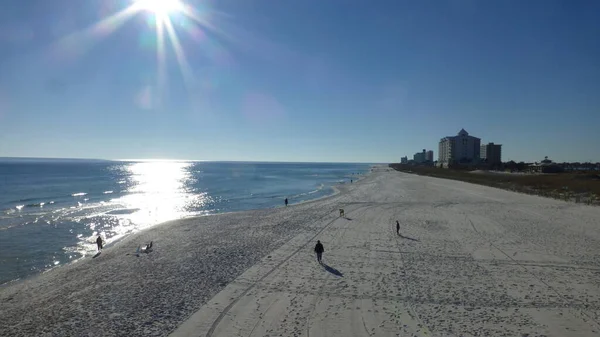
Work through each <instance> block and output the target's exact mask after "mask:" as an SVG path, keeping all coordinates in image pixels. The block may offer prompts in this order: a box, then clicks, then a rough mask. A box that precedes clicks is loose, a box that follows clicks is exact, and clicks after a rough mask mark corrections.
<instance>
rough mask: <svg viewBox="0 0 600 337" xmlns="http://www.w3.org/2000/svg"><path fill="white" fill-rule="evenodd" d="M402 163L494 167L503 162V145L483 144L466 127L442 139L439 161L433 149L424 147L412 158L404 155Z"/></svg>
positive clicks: (439, 148)
mask: <svg viewBox="0 0 600 337" xmlns="http://www.w3.org/2000/svg"><path fill="white" fill-rule="evenodd" d="M400 163H401V164H405V165H406V164H412V165H431V166H433V165H435V166H438V167H450V166H453V165H461V164H462V165H486V166H489V167H494V166H498V165H501V164H502V145H500V144H495V143H489V144H483V145H482V144H481V139H480V138H478V137H474V136H471V135H469V133H468V132H467V131H466V130H465V129H461V130H460V131H459V132H458V134H457V135H456V136H448V137H444V138H442V139H441V140H440V142H439V147H438V160H437V161H434V156H433V151H432V150H429V151H427V150H426V149H423V150H422V151H421V152H417V153H415V154H414V155H413V159H412V160H409V159H408V157H402V158H401V159H400Z"/></svg>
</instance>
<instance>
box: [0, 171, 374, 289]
mask: <svg viewBox="0 0 600 337" xmlns="http://www.w3.org/2000/svg"><path fill="white" fill-rule="evenodd" d="M384 165H385V164H381V165H372V166H370V168H369V170H366V171H364V172H362V173H360V174H358V177H360V178H359V179H362V178H364V177H365V176H366V175H368V174H369V173H370V169H371V168H372V167H376V166H384ZM359 179H356V181H358V180H359ZM344 184H345V183H333V184H332V185H330V186H327V187H326V188H327V189H331V192H330V193H328V194H326V195H322V196H319V197H316V198H308V199H307V200H303V201H300V202H297V203H290V205H289V206H288V207H292V206H296V205H302V204H305V203H310V202H313V201H318V200H321V199H325V198H329V197H333V196H335V195H337V194H338V193H339V190H338V189H337V186H338V185H344ZM282 200H283V199H282ZM282 207H285V206H268V207H264V208H255V209H247V210H240V211H230V212H222V213H213V214H205V215H190V216H186V217H182V218H179V219H172V220H167V221H164V222H161V223H157V224H154V225H151V226H149V227H146V228H143V229H141V230H138V231H136V232H133V233H130V234H126V235H124V236H120V237H119V238H117V239H113V240H111V241H109V242H107V243H106V244H105V245H104V248H105V249H106V248H110V247H112V246H114V245H115V244H117V243H118V242H120V241H122V240H124V239H126V238H128V237H129V236H132V235H136V234H138V233H141V232H143V231H146V230H149V229H151V228H154V227H156V226H163V225H165V224H168V223H170V222H174V221H179V220H193V219H199V218H203V217H207V216H217V215H225V214H232V213H241V212H252V211H260V210H272V209H278V208H282ZM94 245H95V244H94ZM92 256H94V254H91V253H90V254H85V255H82V256H80V257H79V258H76V259H74V260H72V261H70V262H68V263H66V264H61V265H57V266H53V267H50V268H47V269H43V270H40V271H38V272H36V273H34V274H31V275H28V276H25V277H22V278H17V279H13V280H8V281H5V282H4V283H0V291H1V290H2V289H3V288H4V287H8V286H10V285H13V284H16V283H19V282H23V281H26V280H30V279H32V278H35V277H37V276H41V275H44V274H46V273H48V272H51V271H53V270H56V269H59V268H63V267H66V266H69V265H72V264H76V263H81V262H82V261H83V260H86V259H88V258H90V257H92Z"/></svg>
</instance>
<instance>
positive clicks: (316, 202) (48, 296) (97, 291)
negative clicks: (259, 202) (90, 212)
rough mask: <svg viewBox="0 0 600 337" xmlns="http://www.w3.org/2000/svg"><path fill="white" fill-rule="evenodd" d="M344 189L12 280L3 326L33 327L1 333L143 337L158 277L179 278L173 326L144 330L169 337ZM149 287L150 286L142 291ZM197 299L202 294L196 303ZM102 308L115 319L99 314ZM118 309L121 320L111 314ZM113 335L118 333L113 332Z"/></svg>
mask: <svg viewBox="0 0 600 337" xmlns="http://www.w3.org/2000/svg"><path fill="white" fill-rule="evenodd" d="M369 175H370V172H365V173H364V174H362V177H363V181H364V179H365V178H367V177H368V176H369ZM340 185H341V187H337V185H334V186H332V192H333V193H332V194H330V195H327V196H322V197H320V198H316V199H311V200H306V201H303V202H300V203H297V204H292V205H290V206H288V207H284V206H280V207H275V208H267V209H256V210H248V211H240V212H229V213H219V214H213V215H210V216H200V217H190V218H183V219H177V220H172V221H167V222H164V223H161V224H158V225H155V226H152V227H149V228H147V229H144V230H142V231H139V232H137V233H133V234H131V235H128V236H126V237H123V238H121V239H119V240H117V241H115V242H111V243H110V244H109V245H107V249H104V250H103V251H102V253H101V254H100V256H98V257H97V258H93V257H92V256H84V257H82V258H80V259H79V260H78V261H74V262H72V263H69V264H66V265H62V266H58V267H56V268H52V269H50V270H48V271H45V272H43V273H39V274H35V275H32V276H31V277H28V278H24V279H19V280H15V281H10V282H8V283H5V284H3V285H2V286H0V304H2V305H1V306H0V325H2V326H8V327H11V326H14V324H15V323H17V322H19V321H20V320H22V319H23V318H20V317H29V318H28V319H26V322H27V321H29V322H30V323H29V325H28V324H27V323H25V325H26V326H27V327H24V328H16V327H15V328H14V329H11V328H9V329H6V332H5V333H3V332H0V336H28V335H32V334H33V335H42V336H44V335H45V334H44V332H43V331H41V330H43V329H52V330H53V331H61V334H62V335H73V334H74V333H73V331H71V327H70V326H71V325H72V324H79V323H76V322H83V321H89V322H88V324H90V326H97V325H100V326H104V328H103V329H106V331H113V332H114V334H115V335H119V333H116V331H127V334H128V335H138V334H140V333H139V329H141V328H143V327H144V326H145V325H144V324H143V322H144V318H143V317H149V316H150V317H153V315H155V314H156V313H153V312H154V311H155V309H154V308H152V306H151V305H148V306H144V305H142V304H140V305H141V306H142V307H144V308H143V309H140V308H138V309H134V308H135V307H137V305H136V303H138V302H140V300H141V299H143V298H144V297H145V296H147V295H145V294H146V293H147V291H149V289H150V288H155V287H157V286H158V283H159V282H158V280H165V279H166V280H169V279H172V278H174V279H176V280H177V281H176V282H175V281H173V282H174V283H178V284H181V285H180V286H178V287H179V288H178V289H179V291H175V290H172V291H167V293H165V294H163V295H160V296H159V297H161V298H162V297H165V298H164V299H162V300H161V302H164V301H166V302H167V303H171V305H173V308H172V309H165V308H161V311H163V313H162V314H160V315H163V316H164V317H167V318H170V319H167V321H169V323H165V324H171V325H169V328H168V329H166V330H165V327H164V326H163V327H159V326H156V327H155V328H154V329H155V331H154V330H153V331H154V332H152V331H149V332H147V333H146V332H144V333H142V334H143V335H156V336H161V335H163V334H164V333H165V332H166V331H170V330H172V329H174V328H175V327H176V326H177V325H178V324H179V323H180V319H179V320H177V319H175V317H181V312H182V311H183V312H189V313H188V315H189V314H191V313H193V312H194V311H195V310H197V308H198V307H200V306H201V305H202V304H203V303H205V302H206V301H207V300H208V299H210V298H211V297H212V296H213V295H214V294H216V293H217V292H218V291H220V290H221V289H222V288H223V287H225V286H226V285H227V284H229V282H231V281H232V280H233V279H235V277H237V276H239V275H240V274H241V273H242V272H243V271H244V270H246V269H247V268H250V267H251V266H252V265H254V264H255V263H257V262H258V261H260V259H262V258H263V257H264V256H266V255H267V254H268V253H269V252H271V251H273V250H275V249H277V248H278V247H280V246H281V245H283V244H285V243H286V242H288V241H289V240H290V239H292V238H294V237H295V236H296V235H298V234H300V233H304V232H312V231H314V230H315V228H313V227H312V226H310V225H309V223H310V219H321V218H323V217H328V216H333V211H334V210H337V209H336V207H337V204H338V203H339V200H340V199H343V194H344V191H347V190H348V187H347V186H349V185H350V184H340ZM344 185H346V186H344ZM353 185H354V186H359V185H358V184H353ZM307 221H308V222H307ZM242 233H243V234H242ZM240 234H241V235H240ZM150 241H153V242H154V250H153V252H151V253H149V254H140V256H139V257H136V256H135V254H134V253H135V249H136V247H137V246H138V245H140V244H144V243H148V242H150ZM232 259H233V260H232ZM219 261H221V262H219ZM220 265H227V266H229V267H228V269H227V270H218V269H215V268H218V266H220ZM179 266H181V268H183V269H181V268H180V267H179ZM148 268H150V269H148ZM173 275H175V276H173ZM206 277H208V278H206ZM198 279H201V280H202V281H201V282H200V284H198V283H195V282H193V280H198ZM170 283H171V282H169V284H170ZM141 285H144V286H143V287H141V288H140V286H141ZM160 288H164V285H163V286H160ZM184 289H186V290H184ZM161 292H162V293H164V290H159V288H156V289H155V290H152V293H158V294H160V293H161ZM182 292H183V293H185V294H181V293H182ZM117 294H119V295H117ZM190 294H195V296H193V298H190V297H191V295H190ZM97 296H100V298H97ZM105 296H109V297H110V302H109V303H106V302H105V301H104V300H103V298H104V297H105ZM77 298H80V299H82V300H81V301H78V300H77ZM57 300H58V301H57ZM65 300H67V301H65ZM155 300H156V299H155ZM141 302H144V300H141ZM83 303H86V304H85V305H84V304H83ZM175 303H180V305H179V306H178V305H175ZM87 307H89V308H87ZM50 308H52V310H50ZM119 308H120V309H119ZM98 310H102V312H106V313H108V314H99V313H98ZM115 311H117V313H118V315H112V316H110V315H111V313H114V312H115ZM92 312H93V314H92ZM82 315H83V316H82ZM90 315H92V316H90ZM97 315H101V316H103V319H102V320H98V319H97V318H94V317H95V316H97ZM120 315H127V316H134V317H137V318H134V317H131V318H128V319H127V320H126V322H125V323H115V320H114V318H116V317H120ZM62 316H67V317H69V319H68V320H67V321H66V322H64V321H61V319H59V317H62ZM109 316H110V317H109ZM40 317H43V318H40ZM84 317H85V318H84ZM161 317H162V316H161ZM186 317H187V315H186ZM5 319H8V321H4V320H5ZM40 319H41V321H40ZM171 320H172V322H171ZM11 322H12V323H11ZM36 322H37V323H36ZM106 322H109V323H106ZM22 324H23V323H22V322H21V323H18V325H22ZM106 324H108V326H105V325H106ZM173 324H175V325H173ZM123 325H124V326H123ZM159 325H162V324H159ZM45 327H47V328H45ZM40 329H41V330H40ZM75 331H77V332H76V333H75V334H80V333H82V331H86V333H89V331H88V330H86V329H85V328H83V327H80V328H79V329H76V330H75ZM106 335H112V334H111V333H108V332H107V333H106Z"/></svg>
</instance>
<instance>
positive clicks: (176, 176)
mask: <svg viewBox="0 0 600 337" xmlns="http://www.w3.org/2000/svg"><path fill="white" fill-rule="evenodd" d="M191 165H192V163H189V162H174V161H148V162H135V163H130V164H126V165H124V166H121V167H120V168H119V169H120V170H123V171H124V173H125V175H126V176H127V178H126V180H125V181H124V183H123V186H124V187H125V189H124V190H122V191H121V193H122V194H124V195H123V196H122V197H120V198H117V199H112V200H111V202H110V204H112V205H113V207H117V208H116V209H115V208H112V207H111V208H112V210H111V211H109V212H107V213H105V217H104V222H105V225H104V226H102V228H98V227H97V226H96V224H94V223H91V224H90V225H88V226H89V227H88V228H89V229H91V230H92V232H93V233H92V235H91V236H89V237H87V238H85V239H83V240H82V244H83V246H84V247H80V248H84V249H80V250H79V252H82V251H85V253H88V254H89V253H92V252H94V251H95V249H96V247H95V243H94V242H95V239H96V237H97V236H98V235H101V236H102V237H103V238H104V239H105V240H106V242H108V243H110V242H111V241H115V240H117V239H119V238H121V237H123V236H125V235H127V234H129V233H132V232H135V231H137V230H141V229H144V228H147V227H149V226H152V225H156V224H158V223H162V222H165V221H169V220H175V219H180V218H183V217H187V216H191V215H201V214H205V213H202V212H199V211H198V209H201V208H202V207H203V206H205V205H206V204H207V203H209V202H211V198H210V197H209V196H208V194H207V193H199V192H196V191H194V190H193V189H192V188H191V187H190V186H191V185H192V184H193V182H194V178H193V177H192V172H191V169H190V167H191ZM207 213H208V212H206V214H207ZM106 217H109V219H107V218H106ZM111 219H112V220H111ZM93 243H94V244H93ZM82 253H83V252H82ZM85 253H84V254H85Z"/></svg>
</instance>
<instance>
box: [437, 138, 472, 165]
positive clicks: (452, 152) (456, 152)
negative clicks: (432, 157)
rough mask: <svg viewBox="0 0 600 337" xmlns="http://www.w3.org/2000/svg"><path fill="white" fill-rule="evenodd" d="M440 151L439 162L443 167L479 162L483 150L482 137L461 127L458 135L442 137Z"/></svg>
mask: <svg viewBox="0 0 600 337" xmlns="http://www.w3.org/2000/svg"><path fill="white" fill-rule="evenodd" d="M438 151H439V152H438V164H439V165H440V166H442V167H448V166H449V165H451V164H459V163H461V164H465V163H473V162H477V161H479V153H480V151H481V139H479V138H477V137H473V136H471V135H469V133H468V132H467V131H465V129H461V130H460V131H459V132H458V134H457V135H456V136H448V137H444V138H442V139H441V140H440V143H439V149H438Z"/></svg>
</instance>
